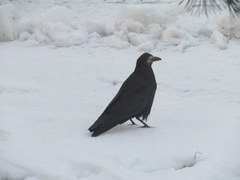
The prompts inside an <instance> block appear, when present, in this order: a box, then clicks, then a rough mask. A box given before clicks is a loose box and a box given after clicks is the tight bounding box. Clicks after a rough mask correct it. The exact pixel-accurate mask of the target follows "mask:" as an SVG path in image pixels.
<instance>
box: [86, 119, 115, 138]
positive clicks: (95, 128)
mask: <svg viewBox="0 0 240 180" xmlns="http://www.w3.org/2000/svg"><path fill="white" fill-rule="evenodd" d="M116 125H118V123H115V122H114V123H113V122H104V121H96V122H95V123H94V124H93V125H92V126H91V127H90V128H89V129H88V130H89V131H90V132H93V134H92V136H93V137H96V136H98V135H100V134H102V133H104V132H106V131H108V130H109V129H112V128H113V127H115V126H116Z"/></svg>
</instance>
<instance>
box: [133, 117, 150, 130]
mask: <svg viewBox="0 0 240 180" xmlns="http://www.w3.org/2000/svg"><path fill="white" fill-rule="evenodd" d="M136 119H137V120H139V121H140V122H141V123H142V124H143V125H144V126H142V127H141V128H150V126H149V125H147V124H146V123H145V122H143V120H142V119H140V118H136Z"/></svg>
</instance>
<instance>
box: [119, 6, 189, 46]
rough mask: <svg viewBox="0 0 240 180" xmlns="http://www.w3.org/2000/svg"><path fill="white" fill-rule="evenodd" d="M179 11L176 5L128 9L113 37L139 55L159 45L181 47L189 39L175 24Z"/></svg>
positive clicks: (124, 11) (123, 14) (123, 12)
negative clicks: (161, 43) (128, 45)
mask: <svg viewBox="0 0 240 180" xmlns="http://www.w3.org/2000/svg"><path fill="white" fill-rule="evenodd" d="M180 13H182V9H181V8H180V7H179V6H177V5H176V4H173V5H167V6H165V7H163V9H162V10H161V11H159V8H158V7H148V6H147V7H128V8H125V9H124V10H122V12H121V13H120V14H121V16H120V17H119V19H118V20H117V21H116V23H115V32H114V36H117V37H118V38H120V39H121V40H122V41H125V42H128V43H129V44H130V45H132V46H139V48H140V49H141V50H143V51H152V50H153V49H155V48H156V46H157V45H158V44H159V43H160V42H164V43H166V44H168V45H173V46H182V45H183V44H185V45H187V44H189V43H190V40H191V39H192V36H191V35H190V34H189V33H188V32H186V31H185V30H184V29H183V28H182V27H181V25H179V24H178V23H177V22H176V21H177V16H178V15H179V14H180Z"/></svg>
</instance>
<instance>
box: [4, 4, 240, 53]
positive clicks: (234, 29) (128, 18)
mask: <svg viewBox="0 0 240 180" xmlns="http://www.w3.org/2000/svg"><path fill="white" fill-rule="evenodd" d="M118 11H119V12H117V14H118V16H116V17H115V18H114V17H113V18H112V20H113V22H112V23H108V24H107V23H106V22H103V21H102V20H101V18H99V19H94V18H91V19H90V20H89V19H88V20H85V18H82V17H81V16H83V14H84V11H83V10H76V9H74V7H70V6H69V7H66V6H63V5H53V6H52V7H49V8H47V9H44V10H41V11H40V12H39V11H36V12H31V15H29V14H27V13H26V14H25V15H24V13H23V12H22V13H21V11H20V9H18V8H17V6H14V5H12V4H5V5H2V6H0V41H12V40H22V41H26V40H34V41H36V42H37V43H40V44H51V45H54V46H57V47H67V46H73V45H85V44H88V45H89V44H90V46H91V47H99V46H106V47H112V48H117V49H125V48H129V47H131V46H135V47H137V48H138V49H139V50H140V51H152V50H154V49H158V50H161V49H163V48H166V47H174V48H177V49H179V50H184V49H185V48H187V47H191V46H193V45H196V44H198V43H199V42H200V41H201V38H203V39H204V40H207V39H206V38H204V37H207V38H208V39H210V40H211V41H210V42H212V43H213V44H214V45H215V46H216V47H218V48H219V49H226V48H227V44H228V42H229V41H230V40H231V39H234V38H237V39H239V38H240V33H239V32H240V20H236V19H234V20H233V19H231V18H230V17H229V16H228V15H227V14H220V15H219V14H218V15H216V16H215V17H213V18H212V19H210V20H208V19H206V20H205V21H204V22H203V23H202V24H201V25H197V26H196V25H193V24H194V23H195V24H197V23H198V22H191V23H192V24H191V25H189V23H188V21H187V20H186V17H188V19H190V18H191V17H190V16H189V15H188V14H186V12H185V11H184V9H183V7H181V6H179V5H178V4H177V3H167V4H155V5H154V6H153V5H146V4H142V5H139V4H135V5H133V4H132V5H128V6H125V7H124V8H123V9H122V10H118ZM188 26H189V27H188ZM196 32H197V33H196ZM199 40H200V41H199Z"/></svg>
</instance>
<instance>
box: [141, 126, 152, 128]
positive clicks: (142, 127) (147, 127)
mask: <svg viewBox="0 0 240 180" xmlns="http://www.w3.org/2000/svg"><path fill="white" fill-rule="evenodd" d="M140 128H151V126H149V125H144V126H141V127H140Z"/></svg>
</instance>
